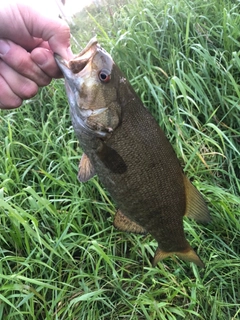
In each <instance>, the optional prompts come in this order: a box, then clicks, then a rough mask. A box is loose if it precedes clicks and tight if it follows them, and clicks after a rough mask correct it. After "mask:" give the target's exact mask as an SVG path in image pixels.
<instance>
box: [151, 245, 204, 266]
mask: <svg viewBox="0 0 240 320" xmlns="http://www.w3.org/2000/svg"><path fill="white" fill-rule="evenodd" d="M174 254H175V255H176V256H177V257H179V258H180V259H182V260H184V261H188V262H194V263H195V264H196V265H197V266H199V267H201V268H204V267H205V265H204V263H203V262H202V260H201V259H200V258H199V256H198V255H197V254H196V252H195V251H194V250H193V249H192V248H191V247H190V245H189V247H188V248H187V249H186V250H183V251H180V252H165V251H163V250H161V249H160V248H159V247H158V248H157V250H156V252H155V256H154V258H153V262H152V266H153V267H155V266H156V265H157V263H158V262H159V261H161V260H163V259H165V258H167V257H170V256H172V255H174Z"/></svg>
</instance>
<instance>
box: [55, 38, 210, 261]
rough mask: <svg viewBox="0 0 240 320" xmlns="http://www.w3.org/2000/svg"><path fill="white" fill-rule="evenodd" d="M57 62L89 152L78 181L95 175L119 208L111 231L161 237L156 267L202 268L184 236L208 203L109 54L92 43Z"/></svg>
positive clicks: (205, 213) (201, 218) (204, 216)
mask: <svg viewBox="0 0 240 320" xmlns="http://www.w3.org/2000/svg"><path fill="white" fill-rule="evenodd" d="M55 58H56V61H57V63H58V65H59V67H60V69H61V70H62V72H63V75H64V77H65V83H66V90H67V95H68V99H69V103H70V111H71V117H72V123H73V127H74V130H75V133H76V135H77V138H78V140H79V142H80V145H81V146H82V148H83V151H84V155H83V157H82V159H81V161H80V164H79V174H78V178H79V180H80V181H84V182H85V181H87V180H88V179H90V178H92V177H93V176H94V174H97V175H98V177H99V179H100V181H101V183H102V184H103V185H104V187H105V188H106V189H107V190H108V191H109V193H110V195H111V197H112V198H113V200H114V202H115V203H116V205H117V207H118V208H119V210H118V211H117V213H116V215H115V218H114V226H115V227H116V228H118V229H120V230H123V231H129V232H136V233H146V232H148V233H150V234H151V235H152V236H153V237H154V238H155V239H156V241H157V242H158V248H157V250H156V253H155V257H154V259H153V265H156V264H157V263H158V261H160V260H162V259H164V258H166V257H168V256H171V255H173V254H176V255H177V256H178V257H180V258H181V259H184V260H186V261H191V262H194V263H195V264H197V265H198V266H200V267H203V266H204V264H203V262H202V261H201V259H200V258H199V257H198V255H197V254H196V253H195V251H194V250H193V249H192V248H191V246H190V245H189V243H188V241H187V240H186V238H185V234H184V229H183V216H184V215H185V216H188V217H190V218H194V219H196V220H198V221H200V222H208V221H209V219H210V217H209V213H208V209H207V206H206V204H205V202H204V200H203V198H202V196H201V194H200V193H199V192H198V191H197V189H196V188H195V187H194V186H193V185H192V184H191V183H190V181H189V180H188V179H187V177H186V176H185V175H184V173H183V170H182V168H181V166H180V164H179V160H178V158H177V156H176V154H175V152H174V150H173V148H172V146H171V144H170V143H169V141H168V139H167V138H166V136H165V134H164V132H163V131H162V129H161V128H160V127H159V125H158V123H157V122H156V120H155V119H154V118H153V116H152V115H151V114H150V112H149V111H148V110H147V109H146V108H145V107H144V105H143V104H142V102H141V100H140V99H139V97H138V96H137V94H136V93H135V92H134V90H133V88H132V87H131V85H130V83H129V82H128V81H127V80H126V78H125V77H124V75H123V74H122V72H121V71H120V70H119V68H118V67H117V65H116V64H115V63H114V61H113V60H112V58H111V56H110V55H109V54H108V53H107V52H106V51H105V50H104V49H103V48H101V47H100V45H99V44H98V42H97V40H96V39H95V38H94V39H92V40H90V42H89V43H88V44H87V46H86V48H85V49H84V50H83V51H82V52H80V54H79V55H78V56H76V57H75V58H74V59H72V60H71V61H65V60H63V59H62V58H61V57H59V56H57V55H55ZM79 80H81V81H79ZM79 97H80V98H79ZM86 110H89V111H91V110H92V112H90V114H91V116H89V117H86ZM83 119H84V121H83Z"/></svg>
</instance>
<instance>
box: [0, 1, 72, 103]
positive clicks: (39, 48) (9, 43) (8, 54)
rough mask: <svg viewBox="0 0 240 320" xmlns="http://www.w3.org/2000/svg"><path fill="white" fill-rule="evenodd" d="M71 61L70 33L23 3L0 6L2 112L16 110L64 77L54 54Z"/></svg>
mask: <svg viewBox="0 0 240 320" xmlns="http://www.w3.org/2000/svg"><path fill="white" fill-rule="evenodd" d="M54 52H56V53H58V54H59V55H61V56H62V57H63V58H65V59H67V60H69V58H71V57H72V52H71V49H70V30H69V27H68V25H67V23H65V22H64V21H63V20H61V19H53V18H50V17H47V16H46V15H44V14H43V13H39V11H37V10H35V9H34V8H33V7H30V6H27V5H25V4H22V3H15V4H13V3H10V4H5V5H4V6H3V5H2V6H0V108H3V109H7V108H17V107H19V106H20V105H21V104H22V101H23V100H24V99H29V98H31V97H33V96H34V95H35V94H36V93H37V91H38V88H39V87H42V86H46V85H48V84H49V83H50V82H51V80H52V78H58V77H60V76H61V72H60V70H59V68H58V66H57V64H56V62H55V59H54V57H53V53H54Z"/></svg>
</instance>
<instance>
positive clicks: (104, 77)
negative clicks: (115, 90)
mask: <svg viewBox="0 0 240 320" xmlns="http://www.w3.org/2000/svg"><path fill="white" fill-rule="evenodd" d="M98 78H99V80H100V81H101V82H104V83H107V82H109V81H110V79H111V73H110V72H109V71H108V70H106V69H102V70H101V71H100V72H99V74H98Z"/></svg>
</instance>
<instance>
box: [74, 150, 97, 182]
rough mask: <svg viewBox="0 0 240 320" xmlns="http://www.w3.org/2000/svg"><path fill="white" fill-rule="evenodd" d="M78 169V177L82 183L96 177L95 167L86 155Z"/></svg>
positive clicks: (83, 156)
mask: <svg viewBox="0 0 240 320" xmlns="http://www.w3.org/2000/svg"><path fill="white" fill-rule="evenodd" d="M78 168H79V170H78V176H77V177H78V180H79V181H80V182H86V181H88V180H89V179H91V178H92V177H93V176H94V175H95V170H94V167H93V165H92V163H91V161H90V159H89V158H88V156H87V155H86V154H85V153H84V154H83V155H82V158H81V160H80V162H79V167H78Z"/></svg>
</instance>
